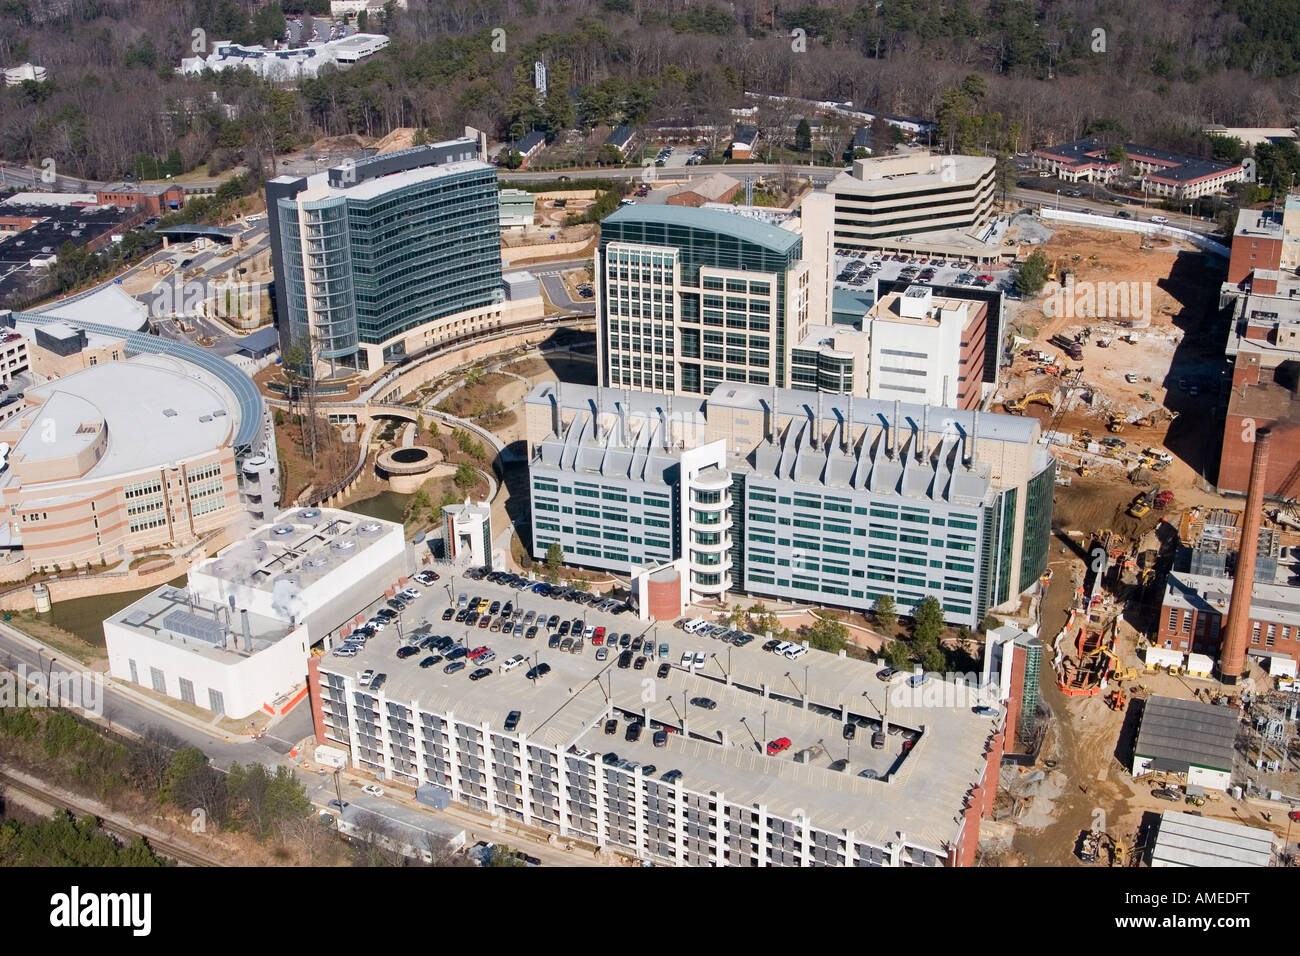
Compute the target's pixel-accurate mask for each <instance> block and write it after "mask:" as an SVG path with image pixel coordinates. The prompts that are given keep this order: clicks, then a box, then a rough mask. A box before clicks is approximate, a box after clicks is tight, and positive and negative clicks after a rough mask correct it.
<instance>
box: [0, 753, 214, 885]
mask: <svg viewBox="0 0 1300 956" xmlns="http://www.w3.org/2000/svg"><path fill="white" fill-rule="evenodd" d="M0 783H3V784H4V786H6V787H8V788H9V789H12V790H16V791H18V792H19V793H25V794H27V795H28V796H29V797H35V798H36V799H38V800H40V801H41V802H43V803H48V804H51V805H52V806H55V807H59V808H62V809H66V810H70V811H71V812H72V813H75V814H78V815H81V814H87V813H89V814H93V815H94V817H95V818H96V819H97V820H99V825H100V827H102V828H103V829H104V830H106V831H107V832H109V833H112V834H114V835H116V836H118V837H122V838H125V839H126V840H128V841H130V840H132V839H134V838H135V837H137V836H138V837H142V838H143V839H144V840H145V841H146V842H147V843H148V844H149V848H150V849H151V850H153V851H154V852H155V853H157V854H158V855H160V856H167V857H170V858H171V859H174V860H176V861H177V862H178V863H183V864H186V865H188V866H229V865H230V864H228V863H226V862H224V861H223V860H220V859H218V858H217V857H214V856H209V855H207V854H204V853H198V852H196V851H195V850H193V849H192V848H190V847H187V846H182V845H180V844H178V843H174V842H172V841H169V840H166V839H159V838H157V837H154V836H150V835H147V834H144V833H140V832H139V831H138V830H136V829H134V828H132V827H131V826H129V825H128V824H125V823H121V822H119V821H117V820H113V819H110V818H107V817H105V816H104V815H103V814H102V813H100V812H99V811H98V810H96V809H95V808H94V807H88V806H84V805H81V804H79V803H78V802H77V801H76V800H72V799H69V797H68V795H67V794H66V793H62V792H57V791H52V790H45V789H42V788H40V787H35V786H32V785H31V784H30V783H28V782H27V781H25V780H18V779H16V778H14V777H13V776H11V775H10V774H9V773H6V772H5V771H4V770H0Z"/></svg>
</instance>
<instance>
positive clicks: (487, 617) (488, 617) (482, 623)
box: [478, 614, 492, 627]
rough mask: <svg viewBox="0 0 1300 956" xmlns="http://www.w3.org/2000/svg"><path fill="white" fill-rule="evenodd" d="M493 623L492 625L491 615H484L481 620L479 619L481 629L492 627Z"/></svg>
mask: <svg viewBox="0 0 1300 956" xmlns="http://www.w3.org/2000/svg"><path fill="white" fill-rule="evenodd" d="M491 623H492V615H491V614H484V615H483V616H482V617H481V618H479V619H478V626H479V627H488V626H489V625H491Z"/></svg>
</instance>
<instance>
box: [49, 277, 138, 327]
mask: <svg viewBox="0 0 1300 956" xmlns="http://www.w3.org/2000/svg"><path fill="white" fill-rule="evenodd" d="M32 311H33V312H36V313H37V314H39V315H57V316H58V317H59V318H60V319H63V320H66V321H69V322H72V323H74V324H80V323H82V322H94V323H96V324H97V325H108V326H112V327H113V328H117V329H121V330H122V331H123V332H139V331H140V330H141V329H144V328H146V327H147V326H148V324H149V310H148V309H146V308H145V306H144V305H142V304H141V303H140V302H139V301H138V300H137V299H135V298H133V297H132V296H130V295H128V294H127V293H126V292H125V291H124V290H123V289H122V287H121V286H120V285H117V284H116V283H113V282H110V283H108V284H107V285H103V286H100V287H99V288H98V289H96V290H95V291H93V292H91V293H89V294H88V295H80V296H77V297H75V298H68V299H63V300H61V301H59V302H51V303H50V304H49V305H43V306H40V307H39V308H36V309H33V310H32Z"/></svg>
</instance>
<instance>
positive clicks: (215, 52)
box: [177, 33, 388, 82]
mask: <svg viewBox="0 0 1300 956" xmlns="http://www.w3.org/2000/svg"><path fill="white" fill-rule="evenodd" d="M386 46H388V37H386V36H382V35H380V34H375V33H353V34H352V35H351V36H346V37H340V38H339V39H337V40H326V41H325V42H324V43H309V44H307V45H306V46H302V47H295V48H285V49H268V48H267V47H264V46H260V45H258V46H246V45H244V44H242V43H233V42H231V41H228V40H217V41H215V42H214V43H213V44H212V52H211V53H209V54H208V55H207V56H205V57H204V56H192V57H186V58H185V59H183V60H181V65H180V68H179V70H177V72H178V73H181V74H182V75H185V76H198V75H200V74H201V73H203V72H204V71H205V70H212V71H214V72H217V73H219V72H221V71H222V70H233V69H240V68H243V69H248V70H252V71H253V72H254V73H256V74H257V75H258V76H260V77H262V79H264V80H272V81H280V82H284V81H288V80H301V79H307V78H311V77H315V76H318V75H319V74H320V72H321V70H323V69H324V68H325V67H334V68H336V69H337V68H339V67H344V66H351V65H352V64H354V63H358V62H360V61H361V60H364V59H365V58H366V57H368V56H373V55H374V54H376V53H378V52H379V51H380V50H382V49H383V48H384V47H386Z"/></svg>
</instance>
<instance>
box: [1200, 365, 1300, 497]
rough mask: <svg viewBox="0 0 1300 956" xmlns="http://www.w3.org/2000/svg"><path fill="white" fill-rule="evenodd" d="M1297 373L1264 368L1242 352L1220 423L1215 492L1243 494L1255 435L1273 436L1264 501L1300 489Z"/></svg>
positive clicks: (1291, 367) (1294, 369) (1286, 367)
mask: <svg viewBox="0 0 1300 956" xmlns="http://www.w3.org/2000/svg"><path fill="white" fill-rule="evenodd" d="M1298 388H1300V369H1298V368H1297V367H1296V363H1294V362H1286V363H1283V364H1282V365H1279V366H1278V367H1277V368H1274V369H1264V368H1263V367H1262V362H1261V357H1260V355H1259V354H1256V353H1253V352H1252V353H1247V352H1241V353H1239V354H1238V355H1237V357H1236V365H1235V367H1234V368H1233V376H1232V394H1231V397H1230V398H1229V400H1228V411H1227V415H1226V416H1225V418H1224V426H1223V439H1222V441H1223V444H1222V449H1221V455H1220V459H1219V477H1218V487H1219V491H1221V492H1225V493H1237V494H1244V493H1245V491H1246V485H1247V483H1248V481H1249V478H1250V460H1251V455H1252V454H1253V451H1254V445H1253V441H1254V435H1255V434H1256V433H1257V432H1258V431H1259V430H1260V429H1262V428H1269V429H1271V430H1272V433H1273V452H1272V454H1271V455H1270V456H1269V463H1268V471H1267V473H1266V477H1265V484H1264V494H1265V496H1266V497H1283V498H1289V497H1295V496H1296V494H1297V488H1300V392H1298V391H1297V389H1298Z"/></svg>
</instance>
